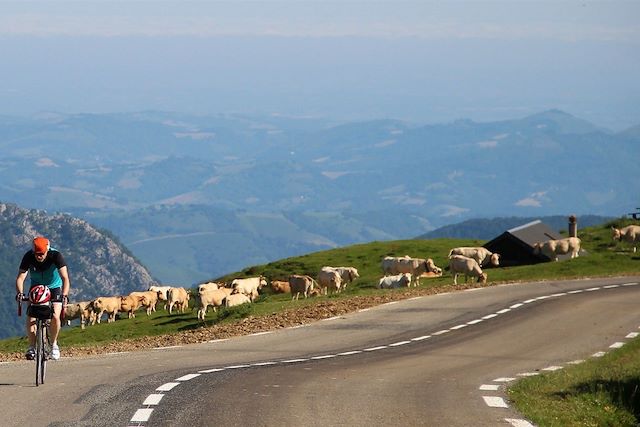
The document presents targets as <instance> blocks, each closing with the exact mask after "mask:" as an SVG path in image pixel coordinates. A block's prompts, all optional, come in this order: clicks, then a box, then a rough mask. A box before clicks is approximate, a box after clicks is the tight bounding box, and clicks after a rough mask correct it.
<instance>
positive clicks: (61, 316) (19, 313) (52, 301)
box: [18, 294, 65, 321]
mask: <svg viewBox="0 0 640 427" xmlns="http://www.w3.org/2000/svg"><path fill="white" fill-rule="evenodd" d="M25 301H29V295H25V294H22V298H20V300H19V301H18V317H22V303H23V302H25ZM54 302H61V303H63V304H62V310H61V311H60V321H63V320H64V315H65V313H64V296H63V295H60V297H59V298H51V300H49V303H54Z"/></svg>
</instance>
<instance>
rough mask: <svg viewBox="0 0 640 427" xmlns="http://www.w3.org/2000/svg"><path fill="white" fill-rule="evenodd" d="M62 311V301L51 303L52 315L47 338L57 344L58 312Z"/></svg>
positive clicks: (58, 331) (58, 330) (58, 329)
mask: <svg viewBox="0 0 640 427" xmlns="http://www.w3.org/2000/svg"><path fill="white" fill-rule="evenodd" d="M61 312H62V303H57V302H55V303H53V317H51V324H50V325H49V339H50V340H51V344H57V342H58V334H59V333H60V313H61Z"/></svg>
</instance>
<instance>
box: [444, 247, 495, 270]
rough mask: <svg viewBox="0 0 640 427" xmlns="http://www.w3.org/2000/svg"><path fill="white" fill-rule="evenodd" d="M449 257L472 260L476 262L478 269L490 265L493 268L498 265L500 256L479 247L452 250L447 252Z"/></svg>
mask: <svg viewBox="0 0 640 427" xmlns="http://www.w3.org/2000/svg"><path fill="white" fill-rule="evenodd" d="M451 255H462V256H466V257H467V258H473V259H475V260H476V262H477V263H478V265H480V267H486V266H487V265H489V264H491V265H492V266H494V267H497V266H499V265H500V254H498V253H496V252H491V251H490V250H489V249H487V248H483V247H481V246H479V247H466V246H463V247H459V248H453V249H451V250H450V251H449V256H451Z"/></svg>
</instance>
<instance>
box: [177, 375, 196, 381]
mask: <svg viewBox="0 0 640 427" xmlns="http://www.w3.org/2000/svg"><path fill="white" fill-rule="evenodd" d="M199 376H200V374H188V375H184V376H182V377H180V378H176V381H189V380H192V379H194V378H196V377H199Z"/></svg>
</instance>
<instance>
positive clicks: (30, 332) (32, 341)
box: [26, 316, 36, 348]
mask: <svg viewBox="0 0 640 427" xmlns="http://www.w3.org/2000/svg"><path fill="white" fill-rule="evenodd" d="M26 328H27V338H29V347H31V348H33V347H34V346H35V345H36V319H35V318H34V317H29V316H27V322H26Z"/></svg>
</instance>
